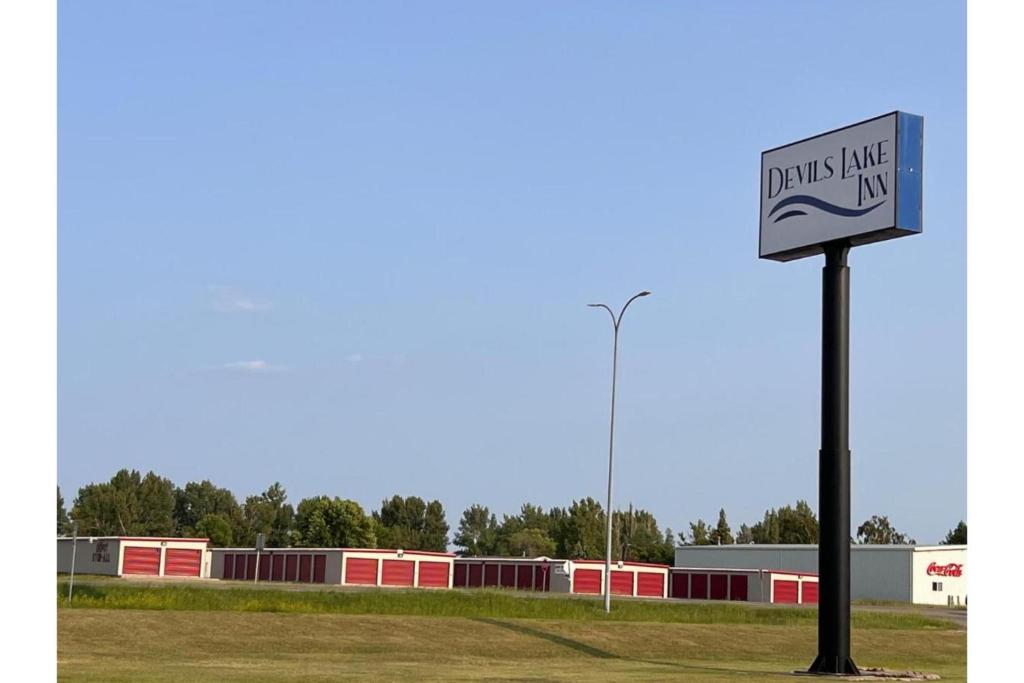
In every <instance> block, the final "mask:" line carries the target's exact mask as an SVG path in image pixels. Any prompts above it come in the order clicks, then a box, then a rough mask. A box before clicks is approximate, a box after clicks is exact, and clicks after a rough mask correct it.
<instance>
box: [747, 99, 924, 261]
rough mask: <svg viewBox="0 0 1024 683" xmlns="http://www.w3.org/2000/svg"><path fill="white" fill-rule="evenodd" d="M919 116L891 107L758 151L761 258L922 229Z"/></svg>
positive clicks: (785, 256)
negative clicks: (871, 116) (885, 111)
mask: <svg viewBox="0 0 1024 683" xmlns="http://www.w3.org/2000/svg"><path fill="white" fill-rule="evenodd" d="M923 129H924V121H923V119H922V118H921V117H920V116H914V115H913V114H905V113H903V112H898V111H897V112H893V113H891V114H886V115H884V116H879V117H877V118H874V119H870V120H868V121H863V122H861V123H857V124H854V125H852V126H847V127H845V128H840V129H838V130H834V131H831V132H829V133H822V134H821V135H816V136H814V137H812V138H808V139H806V140H801V141H800V142H794V143H792V144H789V145H784V146H782V147H776V148H775V149H770V150H768V151H767V152H763V153H762V154H761V238H760V256H761V258H767V259H773V260H776V261H792V260H793V259H798V258H804V257H805V256H813V255H815V254H820V253H822V247H821V245H822V244H825V243H826V242H833V241H836V240H843V241H846V242H848V243H849V244H850V245H858V244H867V243H869V242H878V241H880V240H887V239H892V238H894V237H902V236H904V235H913V234H916V233H919V232H921V225H922V216H921V161H922V147H923V145H922V143H923V139H922V138H923Z"/></svg>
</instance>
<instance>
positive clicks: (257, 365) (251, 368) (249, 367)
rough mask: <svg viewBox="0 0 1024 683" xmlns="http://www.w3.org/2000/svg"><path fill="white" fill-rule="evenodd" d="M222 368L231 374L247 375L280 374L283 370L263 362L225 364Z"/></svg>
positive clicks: (282, 367)
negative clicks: (244, 373) (243, 373)
mask: <svg viewBox="0 0 1024 683" xmlns="http://www.w3.org/2000/svg"><path fill="white" fill-rule="evenodd" d="M222 367H223V368H224V369H225V370H231V371H233V372H248V373H263V372H280V371H282V370H284V369H285V367H284V366H283V365H271V364H270V363H268V362H267V361H265V360H239V361H234V362H232V363H225V364H224V365H223V366H222Z"/></svg>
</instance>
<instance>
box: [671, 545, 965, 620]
mask: <svg viewBox="0 0 1024 683" xmlns="http://www.w3.org/2000/svg"><path fill="white" fill-rule="evenodd" d="M850 550H851V552H850V598H851V599H852V600H895V601H900V602H914V603H917V604H933V605H947V604H950V603H951V602H952V604H957V600H960V601H961V603H962V604H966V601H967V583H966V579H965V578H964V572H963V567H964V565H965V563H966V557H967V546H911V545H852V546H851V547H850ZM933 562H934V563H936V566H937V567H945V566H946V565H953V566H954V567H958V569H948V570H942V571H945V572H946V574H947V575H946V576H936V575H935V574H934V571H935V570H933V574H928V566H929V565H930V564H931V563H933ZM675 564H676V566H685V567H707V568H723V569H727V568H743V569H781V570H785V571H795V572H808V573H816V572H817V571H818V546H816V545H757V544H750V545H722V546H717V545H715V546H680V547H678V548H676V561H675ZM956 572H959V574H960V575H959V576H949V575H948V574H950V573H956Z"/></svg>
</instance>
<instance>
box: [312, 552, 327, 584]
mask: <svg viewBox="0 0 1024 683" xmlns="http://www.w3.org/2000/svg"><path fill="white" fill-rule="evenodd" d="M326 575H327V556H326V555H314V556H313V583H324V582H325V581H326V578H325V577H326Z"/></svg>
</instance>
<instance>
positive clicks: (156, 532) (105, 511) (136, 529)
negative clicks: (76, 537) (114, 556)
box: [71, 469, 174, 536]
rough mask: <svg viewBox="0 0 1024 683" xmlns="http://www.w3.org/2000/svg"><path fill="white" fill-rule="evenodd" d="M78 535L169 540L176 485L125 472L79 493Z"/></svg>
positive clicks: (75, 510) (149, 475)
mask: <svg viewBox="0 0 1024 683" xmlns="http://www.w3.org/2000/svg"><path fill="white" fill-rule="evenodd" d="M71 516H72V517H74V519H75V520H76V521H77V522H78V525H79V533H81V534H83V535H85V534H88V535H91V536H170V535H171V534H173V533H174V484H172V483H171V481H170V480H169V479H164V478H163V477H159V476H157V475H156V474H154V473H153V472H149V473H147V474H146V476H145V477H142V476H141V475H140V474H139V472H138V471H137V470H131V471H129V470H127V469H123V470H120V471H118V472H117V474H115V475H114V476H113V477H111V479H110V481H109V482H106V483H102V484H87V485H86V486H83V487H82V488H80V489H79V490H78V498H77V499H76V500H75V503H74V506H73V507H72V510H71Z"/></svg>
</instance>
